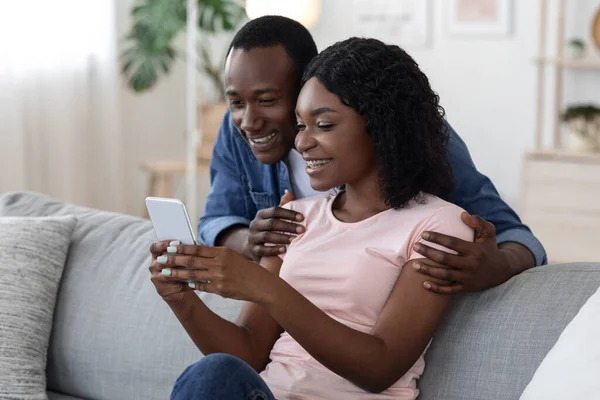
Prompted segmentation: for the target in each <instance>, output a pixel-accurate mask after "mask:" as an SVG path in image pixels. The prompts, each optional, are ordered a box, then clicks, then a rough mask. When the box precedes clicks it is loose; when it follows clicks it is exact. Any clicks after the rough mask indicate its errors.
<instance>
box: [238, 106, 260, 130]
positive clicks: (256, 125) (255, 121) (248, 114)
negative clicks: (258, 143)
mask: <svg viewBox="0 0 600 400" xmlns="http://www.w3.org/2000/svg"><path fill="white" fill-rule="evenodd" d="M263 124H264V120H263V118H261V117H260V115H259V114H258V113H257V112H256V110H255V109H254V107H251V106H248V107H246V110H245V111H244V115H243V117H242V123H241V125H240V128H242V130H243V131H246V132H256V131H258V130H260V129H261V128H262V127H263Z"/></svg>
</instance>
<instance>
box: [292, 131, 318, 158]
mask: <svg viewBox="0 0 600 400" xmlns="http://www.w3.org/2000/svg"><path fill="white" fill-rule="evenodd" d="M294 144H295V145H296V150H298V151H299V152H300V153H303V152H305V151H308V150H310V149H312V148H313V147H315V146H316V145H317V141H316V140H315V138H314V137H313V136H312V135H311V134H310V132H309V131H308V130H307V129H304V130H303V131H299V132H298V134H297V135H296V140H295V143H294Z"/></svg>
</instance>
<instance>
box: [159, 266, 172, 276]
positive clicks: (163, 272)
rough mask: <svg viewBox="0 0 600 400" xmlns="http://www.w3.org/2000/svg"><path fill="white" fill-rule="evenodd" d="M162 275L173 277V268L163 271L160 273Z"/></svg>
mask: <svg viewBox="0 0 600 400" xmlns="http://www.w3.org/2000/svg"><path fill="white" fill-rule="evenodd" d="M160 273H161V274H163V275H164V276H171V268H165V269H163V270H162V271H160Z"/></svg>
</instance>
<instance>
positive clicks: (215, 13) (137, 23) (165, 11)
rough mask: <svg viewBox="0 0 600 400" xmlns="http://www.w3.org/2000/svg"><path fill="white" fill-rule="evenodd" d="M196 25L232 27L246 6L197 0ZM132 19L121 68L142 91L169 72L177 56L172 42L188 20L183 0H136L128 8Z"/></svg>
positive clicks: (226, 0)
mask: <svg viewBox="0 0 600 400" xmlns="http://www.w3.org/2000/svg"><path fill="white" fill-rule="evenodd" d="M197 1H198V25H197V26H198V28H199V29H201V30H203V31H205V32H208V33H215V32H218V31H232V30H234V29H235V28H236V27H237V26H238V24H239V23H240V22H241V21H242V19H243V18H244V16H245V10H244V8H243V7H241V6H240V5H239V4H238V3H237V2H236V1H235V0H197ZM130 16H131V18H132V20H133V24H132V28H131V30H130V32H128V33H127V35H126V36H125V43H126V48H125V50H124V51H123V52H122V53H121V72H122V74H123V75H124V76H125V77H126V79H127V83H128V86H129V87H130V88H132V89H133V90H134V91H136V92H143V91H145V90H148V89H150V88H151V87H152V86H154V85H155V84H156V82H157V81H158V79H159V78H160V76H161V75H163V74H168V73H169V71H170V70H171V65H172V63H173V62H174V61H175V60H176V59H177V58H178V57H180V55H179V54H178V53H177V52H176V51H175V49H174V48H173V43H174V40H175V38H176V37H177V35H178V34H180V33H181V32H182V31H183V30H184V29H185V27H186V24H187V9H186V0H138V1H137V3H136V4H135V5H134V7H133V8H132V9H131V12H130Z"/></svg>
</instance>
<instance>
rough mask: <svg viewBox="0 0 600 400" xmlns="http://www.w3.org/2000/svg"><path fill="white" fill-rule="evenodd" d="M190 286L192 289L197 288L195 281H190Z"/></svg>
mask: <svg viewBox="0 0 600 400" xmlns="http://www.w3.org/2000/svg"><path fill="white" fill-rule="evenodd" d="M163 271H164V270H163ZM188 286H189V287H191V288H192V289H196V284H195V283H194V282H190V283H188Z"/></svg>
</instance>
